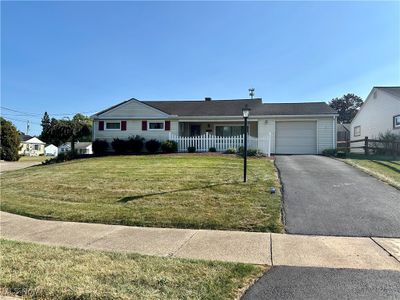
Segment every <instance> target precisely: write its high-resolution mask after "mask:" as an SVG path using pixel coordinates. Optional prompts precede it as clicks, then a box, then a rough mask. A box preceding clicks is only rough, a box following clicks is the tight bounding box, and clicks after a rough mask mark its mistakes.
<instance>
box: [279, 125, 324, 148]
mask: <svg viewBox="0 0 400 300" xmlns="http://www.w3.org/2000/svg"><path fill="white" fill-rule="evenodd" d="M275 126H276V128H275V130H276V131H275V134H276V135H275V136H276V141H275V143H276V148H275V150H276V151H275V152H276V153H277V154H316V153H317V122H316V121H277V122H276V123H275Z"/></svg>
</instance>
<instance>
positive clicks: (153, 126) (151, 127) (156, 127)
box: [149, 122, 164, 130]
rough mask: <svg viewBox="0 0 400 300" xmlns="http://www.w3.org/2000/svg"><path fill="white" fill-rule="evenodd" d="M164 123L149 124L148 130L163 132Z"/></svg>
mask: <svg viewBox="0 0 400 300" xmlns="http://www.w3.org/2000/svg"><path fill="white" fill-rule="evenodd" d="M163 129H164V122H149V130H163Z"/></svg>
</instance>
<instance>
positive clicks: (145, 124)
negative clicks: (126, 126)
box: [142, 121, 147, 131]
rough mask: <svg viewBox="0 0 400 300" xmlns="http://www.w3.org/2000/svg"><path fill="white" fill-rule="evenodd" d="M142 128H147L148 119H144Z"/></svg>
mask: <svg viewBox="0 0 400 300" xmlns="http://www.w3.org/2000/svg"><path fill="white" fill-rule="evenodd" d="M142 130H143V131H145V130H147V121H142Z"/></svg>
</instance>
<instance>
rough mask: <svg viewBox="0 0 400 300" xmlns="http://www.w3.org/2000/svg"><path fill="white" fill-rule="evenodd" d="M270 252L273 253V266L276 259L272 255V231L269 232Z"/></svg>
mask: <svg viewBox="0 0 400 300" xmlns="http://www.w3.org/2000/svg"><path fill="white" fill-rule="evenodd" d="M269 253H270V255H271V266H273V265H274V259H273V257H272V233H270V234H269Z"/></svg>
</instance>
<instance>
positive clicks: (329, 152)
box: [322, 148, 336, 156]
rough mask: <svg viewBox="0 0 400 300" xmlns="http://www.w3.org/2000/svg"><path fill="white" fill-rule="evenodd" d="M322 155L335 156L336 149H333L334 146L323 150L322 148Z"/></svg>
mask: <svg viewBox="0 0 400 300" xmlns="http://www.w3.org/2000/svg"><path fill="white" fill-rule="evenodd" d="M322 155H325V156H335V155H336V149H334V148H329V149H324V150H322Z"/></svg>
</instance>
